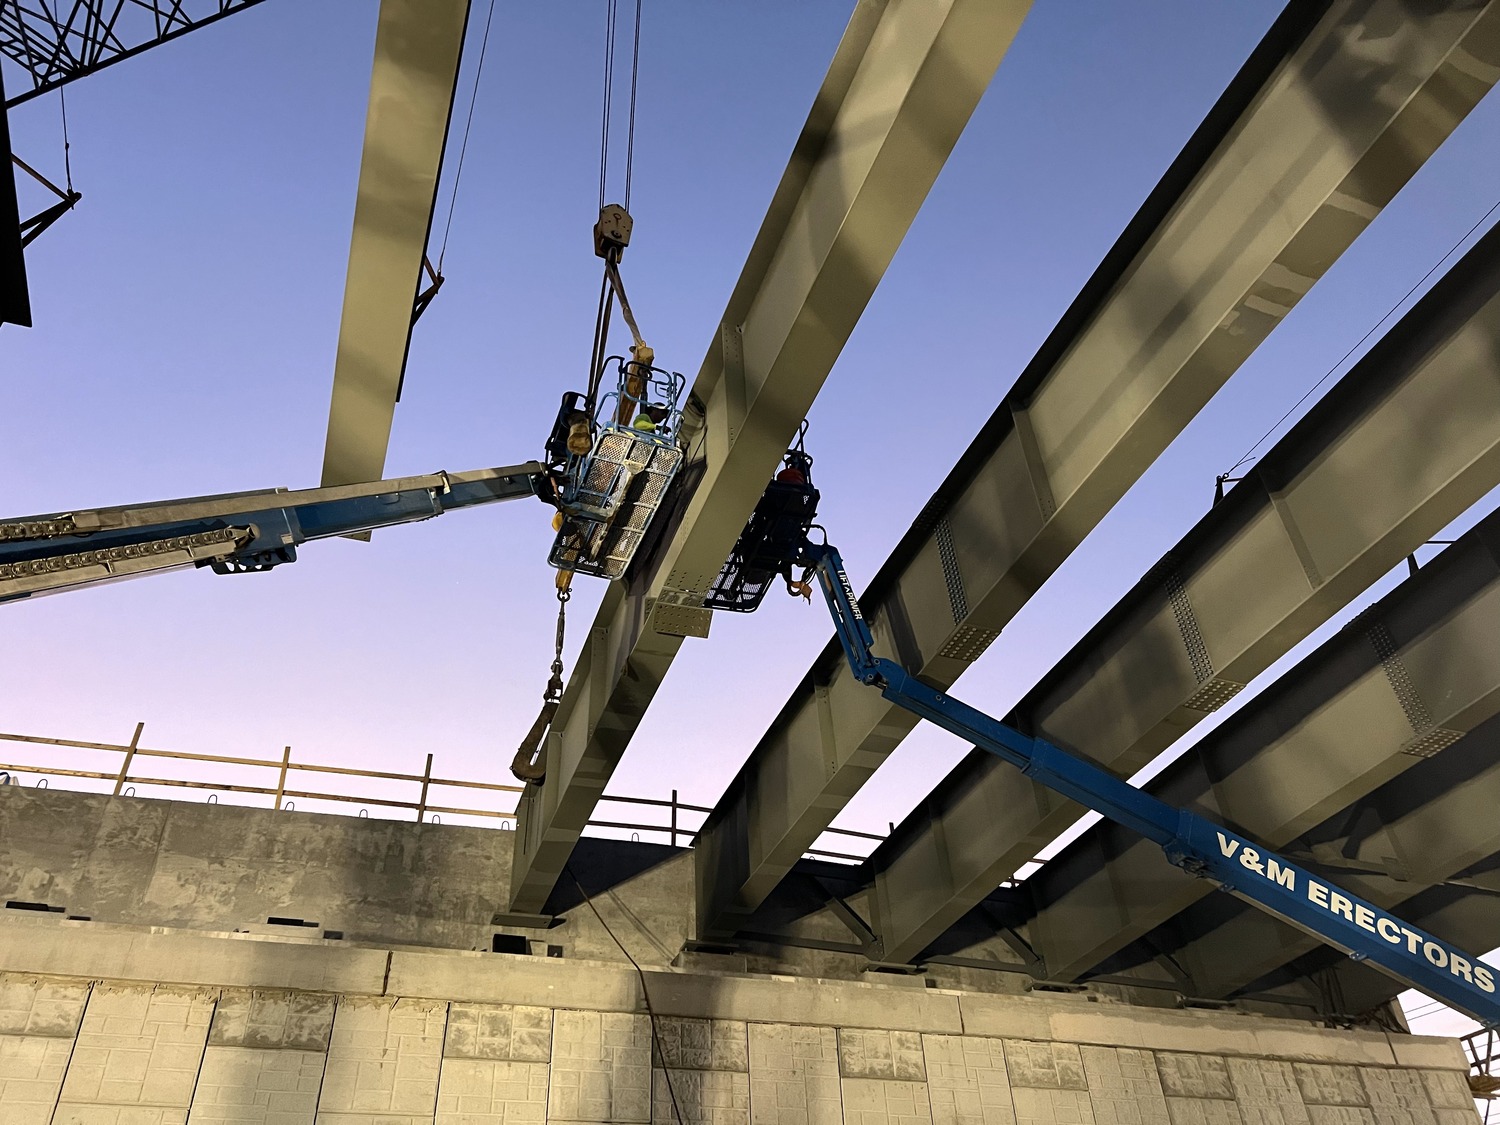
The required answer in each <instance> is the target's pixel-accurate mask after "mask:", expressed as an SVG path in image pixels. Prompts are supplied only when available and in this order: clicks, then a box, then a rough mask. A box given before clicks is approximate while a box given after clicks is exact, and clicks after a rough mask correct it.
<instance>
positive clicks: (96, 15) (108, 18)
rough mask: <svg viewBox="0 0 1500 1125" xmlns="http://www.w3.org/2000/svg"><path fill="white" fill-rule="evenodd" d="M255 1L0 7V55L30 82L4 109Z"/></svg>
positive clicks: (95, 1)
mask: <svg viewBox="0 0 1500 1125" xmlns="http://www.w3.org/2000/svg"><path fill="white" fill-rule="evenodd" d="M259 3H260V0H0V55H4V56H5V57H6V58H9V59H11V60H12V61H14V62H15V63H16V64H17V65H19V66H20V67H21V68H22V69H23V70H25V71H26V73H27V74H28V75H29V76H30V78H31V87H30V89H27V90H22V91H21V92H20V93H18V94H15V95H13V96H12V97H11V98H10V99H9V100H7V101H6V103H5V104H6V105H8V106H14V105H20V104H21V103H22V102H24V101H29V100H30V99H32V98H34V97H36V96H37V95H38V94H44V93H46V92H47V91H48V90H55V89H57V87H59V86H62V85H65V84H67V83H69V82H72V81H73V80H74V79H76V78H82V77H84V76H85V75H87V74H93V73H94V71H96V70H102V69H103V68H104V67H106V66H110V65H112V64H113V63H117V62H120V61H122V60H124V59H128V58H130V57H131V56H133V55H138V54H140V53H141V52H142V51H146V50H149V49H150V48H152V47H155V46H158V45H159V44H162V43H166V42H167V41H168V40H171V39H176V38H178V37H179V36H182V35H186V34H187V33H188V32H189V31H193V30H195V29H196V28H200V27H205V26H207V25H208V24H211V23H215V22H217V21H218V20H221V19H223V18H224V17H225V16H229V15H233V14H234V13H235V12H241V11H244V10H245V9H246V8H249V7H251V6H253V5H255V4H259Z"/></svg>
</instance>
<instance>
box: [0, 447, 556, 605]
mask: <svg viewBox="0 0 1500 1125" xmlns="http://www.w3.org/2000/svg"><path fill="white" fill-rule="evenodd" d="M543 471H544V470H543V467H542V466H541V465H540V464H539V463H537V462H535V461H528V462H527V463H525V464H523V465H511V466H507V467H505V468H498V469H477V470H475V471H473V472H467V473H434V474H432V475H430V476H422V477H401V478H398V479H394V480H380V481H371V482H370V483H368V484H350V485H338V486H335V487H331V488H308V489H303V490H301V491H298V492H288V491H286V490H285V489H263V490H260V491H257V492H235V493H229V494H226V495H222V496H199V497H194V498H192V499H188V500H163V501H159V502H157V503H154V504H141V505H136V506H134V507H122V508H97V509H94V510H92V511H81V512H66V513H59V514H54V515H47V516H28V517H26V518H24V519H19V520H6V521H0V602H6V601H12V600H15V599H18V598H30V597H37V596H40V595H42V594H56V593H61V592H64V591H67V590H78V589H82V588H84V587H86V586H94V585H98V584H99V583H101V582H113V581H117V580H119V579H122V578H134V577H137V576H140V575H143V574H156V573H160V572H162V571H167V570H176V569H178V568H180V567H185V566H200V567H201V566H207V567H212V568H213V570H214V571H215V572H217V573H219V574H241V573H248V572H254V571H261V570H269V569H270V568H271V567H273V566H279V565H281V564H282V563H289V562H295V561H296V558H297V546H298V545H299V544H301V543H305V542H307V541H309V540H312V539H327V538H330V537H332V536H336V535H356V534H360V533H362V532H367V531H371V530H373V529H375V528H379V527H392V526H394V525H396V524H402V523H415V522H416V521H418V520H425V519H431V518H432V517H433V516H438V515H442V514H443V513H444V512H448V511H452V510H453V509H455V508H471V507H475V506H476V505H479V504H494V503H497V502H499V501H503V500H515V499H517V498H519V497H522V496H532V495H536V492H537V488H538V486H539V482H541V481H542V480H543V477H542V474H543Z"/></svg>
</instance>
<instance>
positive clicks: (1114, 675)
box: [871, 227, 1500, 975]
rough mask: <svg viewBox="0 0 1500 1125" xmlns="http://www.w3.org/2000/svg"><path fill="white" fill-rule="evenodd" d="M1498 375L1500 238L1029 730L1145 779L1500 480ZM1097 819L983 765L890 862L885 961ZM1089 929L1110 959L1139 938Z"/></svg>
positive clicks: (924, 809)
mask: <svg viewBox="0 0 1500 1125" xmlns="http://www.w3.org/2000/svg"><path fill="white" fill-rule="evenodd" d="M1497 374H1500V227H1497V228H1496V229H1494V230H1492V231H1491V232H1490V233H1489V234H1488V235H1486V236H1485V237H1484V238H1483V239H1481V240H1480V242H1479V243H1478V244H1477V245H1476V246H1475V247H1474V248H1473V249H1472V250H1471V251H1470V252H1469V253H1468V254H1467V255H1465V256H1464V258H1463V259H1461V260H1460V261H1459V262H1458V263H1457V264H1456V265H1455V266H1454V267H1453V269H1452V270H1451V271H1450V272H1449V273H1448V274H1447V276H1445V277H1444V278H1442V279H1441V280H1440V281H1439V282H1438V284H1437V285H1435V286H1434V287H1433V289H1432V290H1431V291H1430V292H1429V293H1428V294H1427V295H1426V296H1425V297H1424V298H1423V299H1422V300H1421V301H1420V302H1418V304H1417V305H1416V307H1415V308H1413V309H1412V310H1411V311H1410V312H1409V313H1407V315H1406V316H1405V317H1403V318H1402V319H1401V321H1400V322H1399V323H1398V324H1397V325H1396V326H1395V327H1394V328H1392V330H1391V331H1390V332H1389V333H1388V334H1387V335H1386V336H1385V338H1384V339H1382V340H1381V341H1380V342H1379V343H1378V344H1377V345H1376V346H1375V347H1374V348H1372V349H1371V350H1370V352H1369V353H1368V354H1367V355H1366V356H1365V357H1364V358H1363V359H1361V360H1360V362H1359V363H1358V364H1356V365H1355V367H1354V368H1353V369H1352V370H1351V371H1350V372H1349V374H1348V375H1346V376H1345V377H1344V378H1343V379H1342V380H1340V382H1339V383H1338V384H1337V385H1336V386H1335V387H1334V388H1333V389H1332V390H1331V391H1330V392H1329V393H1328V394H1327V395H1326V396H1325V397H1324V399H1323V400H1322V401H1321V402H1319V403H1318V404H1317V405H1316V406H1315V407H1314V408H1313V409H1312V410H1311V411H1310V412H1309V413H1308V415H1307V416H1306V417H1305V418H1303V419H1302V421H1301V422H1299V423H1298V424H1297V425H1296V426H1295V427H1293V429H1292V431H1291V432H1290V433H1289V434H1287V436H1286V437H1285V438H1283V439H1282V440H1281V441H1280V442H1278V443H1277V445H1276V446H1275V447H1274V448H1273V449H1272V450H1271V451H1270V453H1268V454H1267V455H1266V456H1265V457H1264V458H1262V460H1261V461H1260V462H1259V463H1258V464H1257V465H1256V466H1255V468H1254V470H1253V471H1252V472H1251V473H1250V474H1249V475H1248V476H1247V477H1246V478H1245V479H1244V480H1243V481H1242V482H1241V483H1240V484H1239V485H1238V486H1236V487H1235V488H1234V489H1233V490H1232V491H1231V492H1230V494H1229V495H1228V496H1227V497H1226V498H1225V499H1224V500H1223V501H1222V502H1221V503H1220V504H1218V505H1217V506H1215V507H1214V508H1213V509H1212V510H1211V511H1210V513H1209V514H1208V515H1207V516H1205V517H1204V518H1203V519H1202V520H1201V521H1199V523H1198V525H1197V526H1196V527H1195V528H1194V529H1193V530H1192V531H1191V532H1189V533H1188V535H1187V536H1186V537H1185V538H1184V539H1183V540H1182V541H1181V542H1180V543H1179V544H1178V545H1177V546H1176V547H1175V548H1173V549H1172V550H1171V551H1169V552H1168V553H1167V555H1166V556H1165V557H1164V559H1163V560H1162V562H1161V563H1160V564H1158V565H1157V566H1156V567H1155V568H1153V570H1152V571H1151V572H1150V573H1149V574H1147V575H1146V576H1145V577H1144V578H1143V579H1142V580H1141V582H1140V583H1138V584H1137V585H1136V587H1135V588H1134V589H1133V590H1132V591H1131V592H1130V593H1129V594H1127V595H1126V597H1125V598H1124V599H1122V600H1121V602H1120V603H1119V604H1117V605H1116V606H1115V607H1114V608H1113V609H1111V610H1110V612H1109V613H1108V614H1106V615H1105V617H1104V619H1103V620H1102V621H1101V622H1100V624H1099V625H1097V626H1096V627H1095V628H1094V629H1093V630H1091V631H1090V633H1089V634H1088V635H1087V636H1086V637H1085V638H1084V639H1083V640H1082V641H1080V642H1079V644H1078V645H1077V646H1075V647H1074V649H1073V650H1072V651H1071V652H1070V653H1069V654H1068V655H1067V656H1066V657H1064V658H1063V660H1062V661H1061V662H1060V663H1059V664H1058V666H1057V667H1056V668H1054V669H1053V670H1052V671H1051V672H1050V673H1049V674H1048V675H1047V676H1046V677H1045V678H1044V679H1043V680H1042V682H1041V683H1040V684H1038V685H1037V686H1036V687H1035V688H1034V689H1032V691H1031V692H1029V693H1028V694H1027V696H1026V698H1025V699H1023V700H1022V701H1021V703H1020V704H1019V705H1018V706H1017V708H1016V710H1015V711H1014V712H1013V713H1012V716H1011V718H1010V722H1011V723H1012V725H1016V726H1019V727H1020V728H1021V729H1023V730H1027V731H1029V732H1032V733H1036V734H1039V735H1041V736H1043V737H1045V738H1047V739H1048V740H1049V741H1052V742H1054V743H1057V744H1058V745H1061V746H1064V747H1067V748H1069V749H1072V750H1074V751H1076V752H1078V753H1080V754H1084V755H1087V756H1088V757H1091V758H1093V759H1094V760H1095V761H1098V762H1100V763H1102V764H1104V765H1106V766H1108V767H1109V768H1110V769H1112V770H1114V771H1115V772H1116V773H1118V774H1120V775H1122V776H1129V775H1130V774H1133V773H1134V772H1136V771H1137V770H1138V769H1140V768H1141V767H1142V766H1144V765H1145V764H1146V763H1147V762H1149V761H1150V760H1151V759H1152V758H1154V757H1155V756H1156V755H1157V754H1158V753H1159V752H1160V751H1162V750H1163V749H1165V748H1166V747H1167V746H1169V745H1170V744H1171V743H1172V742H1174V741H1175V740H1176V739H1177V738H1178V736H1179V735H1181V734H1182V733H1183V732H1184V731H1186V730H1187V729H1189V728H1190V727H1192V726H1193V725H1194V724H1195V723H1197V722H1198V721H1200V720H1201V719H1203V718H1204V717H1205V716H1206V715H1208V714H1209V713H1211V712H1213V711H1214V710H1216V709H1217V708H1218V707H1219V706H1221V705H1222V704H1223V703H1224V702H1225V701H1226V700H1228V699H1229V698H1232V697H1233V695H1234V694H1235V693H1236V692H1238V691H1239V690H1240V689H1241V687H1243V685H1245V684H1247V683H1248V682H1249V681H1250V680H1251V679H1252V678H1253V677H1254V676H1256V675H1257V674H1259V673H1260V672H1262V671H1263V670H1264V669H1265V668H1267V667H1268V666H1269V665H1270V664H1271V663H1272V662H1273V661H1274V660H1276V659H1277V658H1278V657H1280V656H1281V655H1282V654H1284V653H1285V652H1286V651H1287V650H1288V649H1290V648H1291V646H1292V645H1293V644H1295V643H1296V642H1297V641H1298V640H1300V639H1301V638H1303V637H1305V636H1306V635H1307V634H1308V633H1309V632H1311V631H1312V630H1313V629H1314V628H1316V627H1317V626H1318V625H1319V624H1320V623H1322V622H1323V621H1325V620H1327V619H1328V617H1329V616H1331V615H1332V614H1333V613H1334V612H1335V611H1336V610H1338V609H1339V608H1341V607H1342V606H1344V605H1346V604H1347V603H1348V602H1349V601H1350V600H1352V599H1353V598H1354V597H1356V596H1357V595H1358V594H1359V593H1360V592H1361V591H1362V590H1364V589H1366V588H1367V587H1368V586H1369V585H1370V584H1371V583H1372V582H1374V581H1375V580H1376V579H1377V578H1379V577H1380V576H1381V575H1382V574H1385V573H1386V572H1387V571H1389V570H1390V569H1391V568H1392V567H1393V566H1395V565H1397V564H1398V563H1399V562H1400V561H1401V559H1402V558H1403V557H1405V556H1406V555H1407V554H1409V553H1410V552H1412V551H1414V550H1416V548H1417V547H1419V546H1420V545H1421V544H1422V543H1424V542H1425V541H1426V540H1427V539H1429V538H1431V537H1432V536H1433V535H1434V534H1435V533H1436V532H1437V531H1439V530H1440V529H1441V528H1443V527H1445V526H1446V525H1447V524H1449V523H1450V522H1451V521H1452V520H1454V519H1455V518H1457V517H1458V516H1459V515H1461V514H1462V513H1463V512H1464V511H1465V510H1466V509H1468V508H1469V507H1470V506H1471V505H1472V504H1474V503H1475V502H1476V501H1478V500H1479V499H1480V498H1481V497H1482V496H1484V494H1485V493H1486V492H1488V491H1489V490H1490V489H1491V488H1493V487H1494V486H1495V485H1496V484H1497V483H1500V391H1497V386H1500V380H1497ZM1413 434H1421V435H1423V437H1422V440H1420V441H1414V440H1412V435H1413ZM1307 768H1308V769H1309V770H1313V769H1315V766H1314V765H1313V764H1312V763H1309V764H1308V766H1307ZM1081 815H1082V809H1081V807H1080V806H1078V805H1076V804H1073V803H1071V802H1068V801H1064V800H1062V799H1061V798H1059V797H1057V796H1055V795H1053V794H1052V793H1050V792H1049V791H1046V790H1044V789H1041V788H1040V787H1038V786H1036V785H1034V784H1033V783H1032V782H1030V781H1028V780H1027V779H1026V778H1024V777H1023V776H1022V775H1020V774H1019V773H1017V772H1015V771H1014V770H1011V769H1009V768H1008V767H1007V766H1005V765H1004V764H1003V763H1000V762H999V761H997V760H996V759H994V758H993V757H991V756H990V755H988V754H983V753H980V752H979V751H973V752H971V753H970V754H969V756H968V757H967V758H966V759H965V760H964V761H963V762H961V763H960V764H959V766H958V767H956V768H955V769H954V770H953V771H952V772H951V773H950V774H949V775H948V777H947V778H946V779H945V780H944V781H943V782H942V783H940V784H939V786H938V787H937V789H936V790H935V791H934V793H933V794H932V795H931V796H930V797H929V798H928V799H927V800H926V801H925V802H924V803H923V804H922V805H921V806H919V807H918V809H917V810H915V811H914V812H913V814H912V815H911V816H910V817H908V818H907V820H906V821H905V822H903V824H902V825H900V826H899V827H898V828H897V830H896V832H895V834H894V835H893V836H892V837H891V838H890V839H889V840H888V841H887V842H886V844H884V845H882V846H881V848H880V849H878V850H877V851H876V853H875V855H874V856H873V857H872V860H871V862H872V866H873V868H874V874H875V898H876V908H877V911H876V912H877V917H878V919H879V924H878V925H877V926H876V929H877V930H878V931H879V932H880V933H881V936H882V938H883V939H884V941H885V943H886V955H887V957H900V958H902V959H906V958H911V957H915V956H916V955H917V954H919V953H920V952H921V951H922V949H923V948H924V947H925V946H926V945H927V943H928V942H929V941H931V940H932V938H934V937H935V936H936V935H937V934H938V933H940V932H941V931H942V930H943V929H945V928H946V927H947V926H948V925H949V924H950V923H951V922H953V921H955V920H956V919H957V918H958V917H960V916H961V915H962V914H963V913H964V912H965V911H967V910H968V909H969V908H970V907H972V906H973V905H974V904H975V903H976V902H978V901H979V900H980V899H981V898H982V897H983V896H984V895H985V894H987V893H988V892H989V891H990V890H992V889H993V888H994V887H995V885H996V884H997V883H998V882H999V881H1000V880H1001V879H1003V878H1005V877H1007V876H1009V875H1011V874H1012V873H1014V872H1015V871H1016V870H1017V868H1019V867H1020V866H1021V865H1022V864H1023V863H1026V862H1027V861H1028V860H1030V859H1031V858H1032V857H1033V856H1035V855H1036V852H1037V849H1038V848H1039V847H1041V846H1042V845H1043V844H1045V843H1046V842H1047V841H1048V840H1051V839H1054V838H1055V837H1056V836H1057V835H1058V833H1060V832H1062V831H1063V830H1064V829H1066V828H1067V827H1068V826H1069V825H1071V824H1073V823H1074V822H1075V821H1076V820H1077V819H1078V818H1079V816H1081ZM1231 815H1232V816H1233V815H1235V814H1231ZM1244 827H1246V828H1247V829H1248V830H1249V831H1250V832H1252V833H1253V832H1255V831H1256V824H1255V823H1254V822H1253V820H1252V821H1251V822H1249V823H1246V824H1245V825H1244ZM1271 842H1272V843H1273V844H1274V843H1275V841H1271ZM1110 877H1113V873H1112V872H1111V876H1110ZM1157 893H1159V888H1154V887H1153V889H1152V891H1151V894H1150V895H1146V894H1145V893H1144V892H1141V893H1135V892H1132V894H1131V895H1130V896H1129V901H1131V903H1132V909H1134V908H1135V903H1136V901H1137V900H1138V899H1139V900H1140V906H1141V908H1142V909H1145V910H1148V911H1149V910H1151V909H1152V908H1153V907H1154V905H1155V903H1154V902H1153V901H1150V898H1151V895H1156V894H1157ZM1096 928H1097V929H1098V931H1099V932H1098V933H1097V934H1096V933H1095V929H1096ZM1063 929H1064V927H1060V926H1059V927H1053V928H1052V929H1051V930H1050V931H1049V932H1052V933H1058V934H1061V933H1062V930H1063ZM1086 929H1087V933H1088V936H1089V938H1090V939H1092V938H1095V937H1097V939H1098V945H1099V947H1101V948H1102V947H1106V946H1108V945H1109V944H1110V943H1111V942H1115V941H1118V935H1119V934H1120V933H1121V932H1122V931H1123V930H1124V929H1125V927H1124V926H1122V925H1120V919H1117V918H1110V919H1107V920H1101V925H1100V926H1099V927H1087V928H1086ZM1105 931H1107V932H1105ZM1065 936H1067V935H1065ZM1071 940H1081V935H1071ZM1094 955H1095V950H1094V949H1093V948H1090V947H1088V946H1087V945H1086V946H1085V947H1084V948H1082V949H1075V950H1074V951H1073V952H1071V953H1062V954H1059V953H1054V955H1053V956H1052V957H1051V958H1050V959H1049V969H1050V970H1052V971H1054V972H1057V973H1060V974H1063V975H1069V974H1077V973H1079V972H1082V971H1083V970H1084V969H1086V968H1087V967H1088V964H1087V962H1088V961H1089V959H1090V958H1091V957H1093V956H1094Z"/></svg>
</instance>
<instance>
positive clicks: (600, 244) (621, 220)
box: [594, 203, 635, 262]
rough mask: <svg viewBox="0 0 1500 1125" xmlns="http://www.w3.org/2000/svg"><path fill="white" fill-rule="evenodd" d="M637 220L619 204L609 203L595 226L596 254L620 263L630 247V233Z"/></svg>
mask: <svg viewBox="0 0 1500 1125" xmlns="http://www.w3.org/2000/svg"><path fill="white" fill-rule="evenodd" d="M634 226H635V220H634V219H632V218H631V217H630V212H629V211H627V210H625V208H623V207H621V206H620V205H619V204H618V203H608V204H606V205H605V206H604V207H602V208H601V209H600V211H599V221H598V222H597V223H595V224H594V253H595V254H597V255H599V257H601V258H606V259H613V260H614V261H616V262H618V261H619V260H620V255H622V254H624V253H625V247H627V246H629V245H630V231H631V228H632V227H634Z"/></svg>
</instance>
